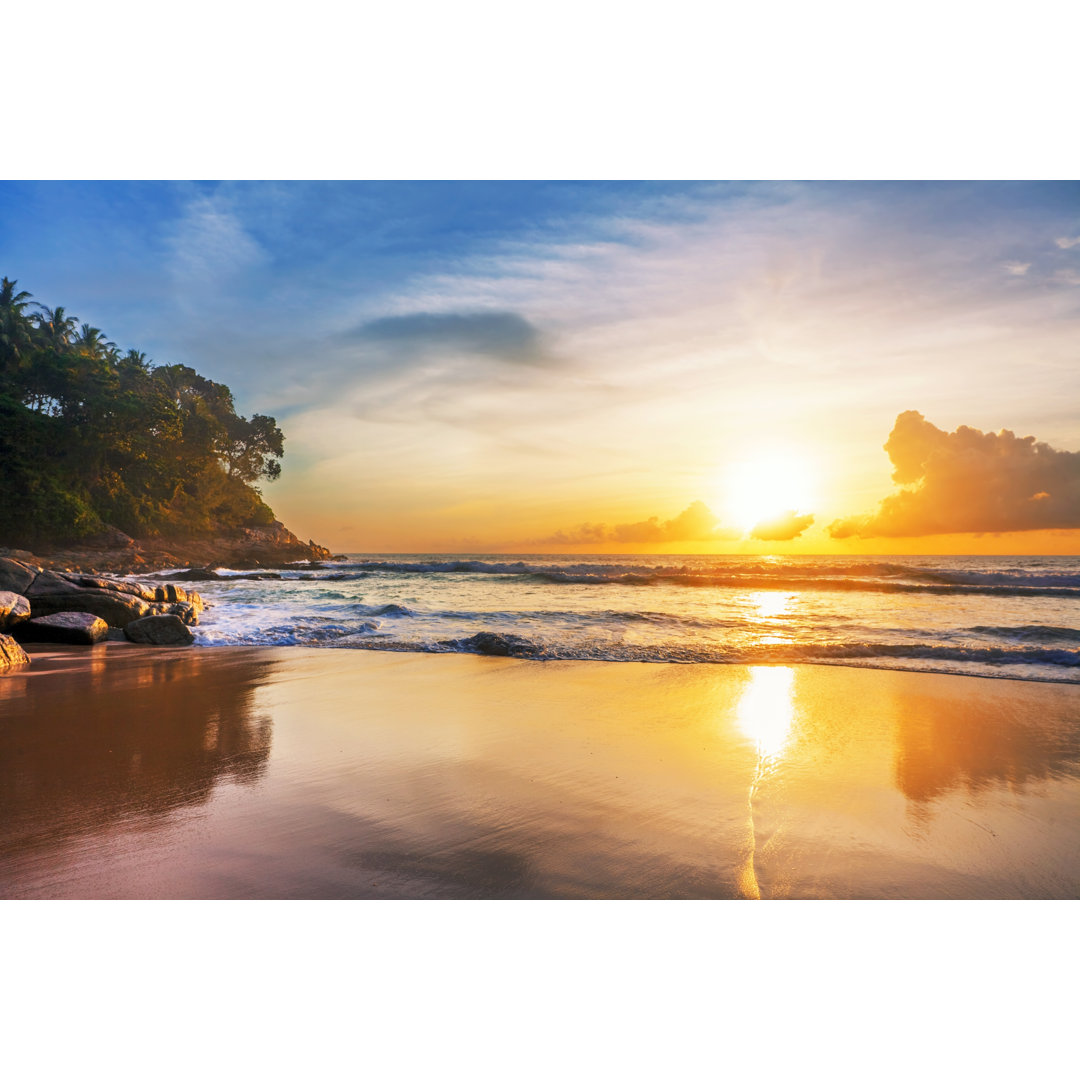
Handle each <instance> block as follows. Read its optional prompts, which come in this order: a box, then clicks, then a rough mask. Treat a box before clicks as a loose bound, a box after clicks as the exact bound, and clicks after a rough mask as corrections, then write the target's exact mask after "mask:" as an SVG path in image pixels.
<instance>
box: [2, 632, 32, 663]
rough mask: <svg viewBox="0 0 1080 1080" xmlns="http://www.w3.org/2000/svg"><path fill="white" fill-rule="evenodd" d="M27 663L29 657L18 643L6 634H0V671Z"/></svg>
mask: <svg viewBox="0 0 1080 1080" xmlns="http://www.w3.org/2000/svg"><path fill="white" fill-rule="evenodd" d="M29 663H30V657H29V656H27V655H26V650H25V649H24V648H23V647H22V646H21V645H20V644H19V643H18V642H17V641H16V640H15V639H14V638H13V637H9V636H8V635H7V634H0V671H5V670H6V669H8V668H13V667H18V666H19V665H20V664H29Z"/></svg>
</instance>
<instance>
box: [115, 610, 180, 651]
mask: <svg viewBox="0 0 1080 1080" xmlns="http://www.w3.org/2000/svg"><path fill="white" fill-rule="evenodd" d="M124 633H125V634H126V635H127V638H128V640H129V641H134V642H136V643H137V644H139V645H190V644H191V643H192V642H193V641H194V640H195V638H194V637H193V635H192V633H191V631H190V630H189V629H188V628H187V627H186V626H185V625H184V623H183V622H182V621H181V619H180V618H179V617H178V616H176V615H148V616H147V617H146V618H144V619H134V620H133V621H132V622H129V623H128V624H127V626H125V627H124Z"/></svg>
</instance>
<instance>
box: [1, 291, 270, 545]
mask: <svg viewBox="0 0 1080 1080" xmlns="http://www.w3.org/2000/svg"><path fill="white" fill-rule="evenodd" d="M283 454H284V436H283V435H282V433H281V430H280V428H278V426H277V423H276V422H275V420H274V418H273V417H272V416H261V415H258V414H256V415H254V416H252V417H251V418H250V419H248V418H246V417H244V416H240V415H238V414H237V412H236V408H235V405H234V402H233V396H232V393H231V391H230V390H229V388H228V387H227V386H224V385H223V384H221V383H215V382H212V381H211V380H209V379H206V378H204V377H203V376H201V375H199V374H198V373H197V372H196V371H194V370H193V369H192V368H190V367H187V366H186V365H184V364H166V365H160V366H158V365H155V364H154V363H153V362H151V361H150V360H149V359H148V358H147V356H146V354H145V353H142V352H139V351H137V350H135V349H128V350H127V351H126V352H121V350H120V349H119V348H118V347H117V346H116V345H115V344H114V343H113V342H111V341H108V340H107V339H106V337H105V334H104V333H103V332H102V331H101V330H100V329H98V328H97V327H95V326H90V325H89V324H88V323H79V321H78V320H77V319H76V318H75V317H74V316H72V315H69V314H68V312H67V311H66V310H65V309H64V308H62V307H55V308H49V307H46V306H45V305H44V304H40V303H37V302H35V301H34V299H33V297H32V296H31V294H30V293H28V292H25V291H21V290H19V288H18V283H17V282H16V281H12V280H9V279H8V278H6V277H5V278H3V279H2V280H0V543H4V544H8V545H15V546H33V545H34V544H42V543H61V542H65V541H77V540H80V539H86V538H89V537H92V536H94V535H95V534H101V533H103V532H105V531H106V530H107V528H108V527H109V526H113V527H115V528H119V529H121V530H122V531H123V532H125V533H127V534H129V535H130V536H133V537H137V538H147V537H153V536H166V537H181V536H183V537H197V536H210V535H215V534H219V533H223V532H228V531H230V530H232V529H236V528H239V527H243V526H252V525H266V524H269V523H270V522H271V521H273V519H274V515H273V512H272V511H271V510H270V508H269V507H268V506H267V505H266V504H265V503H264V502H263V501H262V497H261V494H260V491H259V489H258V488H257V487H255V483H256V482H257V481H259V480H274V479H276V478H277V477H278V476H279V475H280V473H281V463H280V460H279V459H280V458H281V457H282V455H283Z"/></svg>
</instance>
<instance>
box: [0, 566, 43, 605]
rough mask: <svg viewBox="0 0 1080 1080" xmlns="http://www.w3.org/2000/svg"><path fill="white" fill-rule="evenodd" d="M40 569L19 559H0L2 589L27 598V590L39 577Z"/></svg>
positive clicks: (0, 587)
mask: <svg viewBox="0 0 1080 1080" xmlns="http://www.w3.org/2000/svg"><path fill="white" fill-rule="evenodd" d="M38 569H39V568H38V567H36V566H32V565H30V564H29V563H24V562H20V561H19V560H18V559H4V558H0V589H3V590H5V591H11V592H14V593H21V594H22V595H23V596H25V595H26V590H27V589H29V588H30V585H31V583H32V582H33V580H34V578H36V577H37V576H38Z"/></svg>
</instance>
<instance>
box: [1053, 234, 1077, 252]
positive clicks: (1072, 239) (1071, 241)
mask: <svg viewBox="0 0 1080 1080" xmlns="http://www.w3.org/2000/svg"><path fill="white" fill-rule="evenodd" d="M1054 243H1055V244H1057V246H1058V247H1059V248H1061V250H1062V251H1068V250H1069V248H1074V247H1076V245H1077V244H1080V236H1059V237H1058V238H1057V239H1056V240H1055V241H1054Z"/></svg>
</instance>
